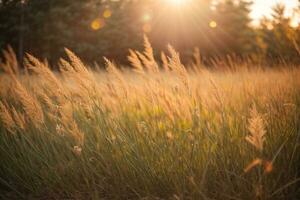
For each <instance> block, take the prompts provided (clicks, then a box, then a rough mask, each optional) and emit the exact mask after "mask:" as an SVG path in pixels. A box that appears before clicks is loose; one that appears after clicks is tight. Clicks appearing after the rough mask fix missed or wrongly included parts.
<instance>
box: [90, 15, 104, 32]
mask: <svg viewBox="0 0 300 200" xmlns="http://www.w3.org/2000/svg"><path fill="white" fill-rule="evenodd" d="M104 25H105V23H104V20H103V19H101V18H97V19H94V20H93V21H92V22H91V28H92V29H93V30H94V31H97V30H99V29H101V28H103V26H104Z"/></svg>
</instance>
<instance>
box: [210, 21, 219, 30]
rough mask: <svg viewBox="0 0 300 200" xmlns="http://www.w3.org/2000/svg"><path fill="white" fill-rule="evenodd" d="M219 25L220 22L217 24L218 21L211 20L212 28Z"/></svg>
mask: <svg viewBox="0 0 300 200" xmlns="http://www.w3.org/2000/svg"><path fill="white" fill-rule="evenodd" d="M217 26H218V24H217V22H216V21H211V22H209V27H210V28H217Z"/></svg>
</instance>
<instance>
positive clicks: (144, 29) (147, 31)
mask: <svg viewBox="0 0 300 200" xmlns="http://www.w3.org/2000/svg"><path fill="white" fill-rule="evenodd" d="M151 30H152V27H151V25H150V24H144V26H143V31H144V32H145V33H150V32H151Z"/></svg>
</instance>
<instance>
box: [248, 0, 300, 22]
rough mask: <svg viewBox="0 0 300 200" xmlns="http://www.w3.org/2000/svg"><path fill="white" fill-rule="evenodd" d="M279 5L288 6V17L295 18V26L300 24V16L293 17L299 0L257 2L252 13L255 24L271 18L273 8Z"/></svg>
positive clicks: (256, 0)
mask: <svg viewBox="0 0 300 200" xmlns="http://www.w3.org/2000/svg"><path fill="white" fill-rule="evenodd" d="M278 3H282V4H284V5H285V6H286V16H291V17H293V21H292V23H293V25H294V24H295V23H299V21H300V18H299V16H293V10H294V9H295V8H296V7H297V5H298V0H255V1H254V2H253V6H252V12H251V17H252V19H253V20H254V24H257V23H258V21H259V20H260V19H261V18H262V17H263V16H266V17H271V15H272V7H273V6H274V5H276V4H278Z"/></svg>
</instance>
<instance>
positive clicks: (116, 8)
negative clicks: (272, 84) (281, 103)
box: [0, 0, 300, 64]
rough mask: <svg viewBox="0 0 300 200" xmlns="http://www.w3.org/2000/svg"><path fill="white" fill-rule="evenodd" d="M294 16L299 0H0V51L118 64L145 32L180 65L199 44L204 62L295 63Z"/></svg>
mask: <svg viewBox="0 0 300 200" xmlns="http://www.w3.org/2000/svg"><path fill="white" fill-rule="evenodd" d="M299 14H300V1H299V0H286V1H284V0H282V1H279V0H253V1H249V0H0V49H4V48H6V47H7V46H8V45H11V46H12V47H13V49H14V50H15V52H16V53H17V56H18V59H19V60H20V61H22V59H23V56H24V54H25V53H26V52H29V53H31V54H33V55H35V56H37V57H39V58H47V59H48V60H49V62H51V63H56V62H57V60H58V58H59V57H62V56H64V47H67V48H69V49H71V50H72V51H74V52H75V53H76V54H77V55H78V56H79V57H80V58H82V59H83V60H84V61H85V62H88V63H94V62H99V63H101V62H102V57H103V56H106V57H108V58H109V59H113V60H115V61H117V62H118V63H121V64H126V63H127V59H126V56H127V55H128V49H130V48H131V49H137V50H141V49H142V47H143V35H144V34H146V35H147V36H148V37H149V39H150V41H151V43H152V45H153V48H154V49H155V55H156V56H157V57H159V56H160V52H161V51H164V50H165V48H166V45H167V44H169V43H170V44H172V45H173V46H174V47H175V48H176V50H178V51H179V52H180V54H181V57H182V59H183V61H184V62H189V60H190V59H191V57H192V55H193V52H194V49H195V48H199V51H200V54H201V56H202V59H203V60H204V62H209V60H210V59H211V58H224V57H227V56H228V55H230V56H233V57H237V58H251V59H252V60H254V61H257V62H259V61H264V62H267V63H278V62H288V63H295V64H299V63H300V56H299V53H298V52H299V49H300V48H299V46H300V26H299V21H300V17H299ZM297 51H298V52H297Z"/></svg>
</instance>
